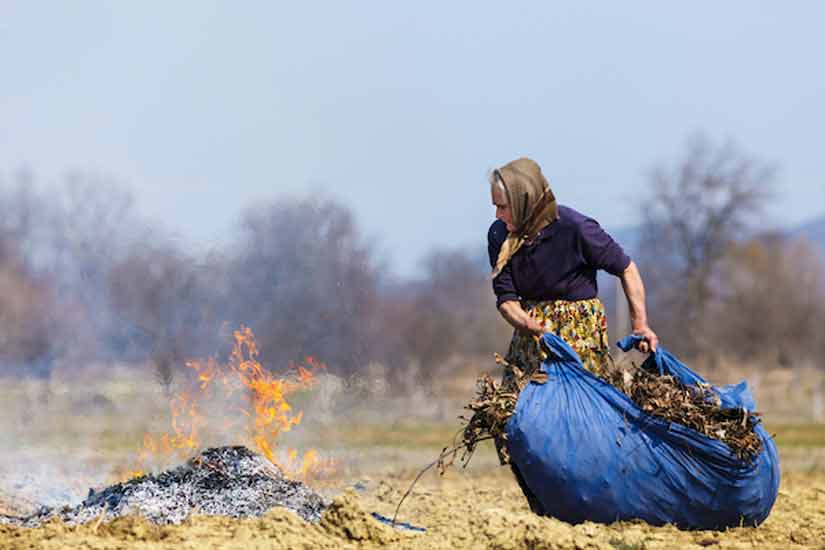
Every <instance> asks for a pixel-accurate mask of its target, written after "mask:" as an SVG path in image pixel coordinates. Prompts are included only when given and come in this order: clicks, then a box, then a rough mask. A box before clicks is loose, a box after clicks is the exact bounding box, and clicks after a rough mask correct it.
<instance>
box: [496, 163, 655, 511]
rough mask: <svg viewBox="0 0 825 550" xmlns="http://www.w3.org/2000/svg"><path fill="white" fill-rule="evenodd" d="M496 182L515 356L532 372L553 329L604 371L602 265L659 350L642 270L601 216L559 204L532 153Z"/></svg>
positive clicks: (502, 284)
mask: <svg viewBox="0 0 825 550" xmlns="http://www.w3.org/2000/svg"><path fill="white" fill-rule="evenodd" d="M490 186H491V193H492V198H493V204H494V205H495V207H496V218H497V220H496V221H495V222H494V223H493V225H492V226H490V231H489V233H488V236H487V239H488V251H489V254H490V264H491V266H492V268H493V291H494V292H495V295H496V305H497V307H498V311H499V313H500V314H501V316H502V317H504V319H505V320H506V321H507V322H508V323H509V324H510V325H512V326H513V328H514V329H515V331H514V333H513V338H512V341H511V342H510V348H509V351H508V353H507V357H506V360H507V361H508V362H510V363H512V364H515V365H517V366H518V367H519V368H521V369H522V370H523V371H525V373H526V374H528V375H529V374H530V373H532V372H533V371H535V370H536V369H537V368H538V366H539V365H540V364H541V350H540V348H539V338H538V337H539V336H541V335H542V334H544V333H545V332H554V333H556V334H558V335H559V336H560V337H561V338H562V339H564V341H565V342H567V343H568V344H569V345H570V346H571V347H572V348H573V349H574V350H576V352H577V353H578V354H579V357H580V358H581V360H582V364H583V365H584V366H585V368H586V369H588V370H589V371H591V372H593V373H594V374H597V375H598V374H599V373H600V372H601V370H602V369H603V368H604V367H605V366H606V364H607V360H608V352H609V341H608V338H607V322H606V319H605V312H604V306H603V305H602V303H601V301H600V300H599V299H598V298H597V297H596V296H597V290H598V289H597V286H596V272H597V271H598V270H599V269H603V270H605V271H607V272H608V273H611V274H612V275H615V276H617V277H619V278H620V279H621V281H622V288H623V289H624V293H625V296H626V297H627V302H628V305H629V307H630V319H631V321H632V328H633V333H634V334H637V335H639V336H641V337H642V338H643V340H642V341H641V342H640V344H639V350H640V351H642V352H647V351H650V350H653V351H655V350H656V345H657V343H658V338H657V337H656V334H655V333H654V332H653V330H651V328H650V327H649V326H648V324H647V314H646V311H645V292H644V285H643V283H642V278H641V276H640V275H639V270H638V269H637V267H636V264H634V263H633V261H631V259H630V258H629V257H628V256H627V255H626V254H625V253H624V251H623V250H622V248H621V247H620V246H619V245H618V244H617V243H616V242H615V241H614V240H613V239H612V238H611V237H610V235H608V234H607V233H606V232H605V231H604V230H603V229H602V228H601V227H600V226H599V224H598V223H597V222H596V221H595V220H593V219H592V218H588V217H586V216H584V215H582V214H580V213H579V212H577V211H575V210H573V209H572V208H569V207H566V206H559V205H557V204H556V199H555V196H554V195H553V191H552V190H551V189H550V186H549V185H548V183H547V180H546V179H545V178H544V176H543V175H542V173H541V168H539V165H538V164H536V163H535V162H534V161H532V160H530V159H528V158H521V159H518V160H514V161H512V162H510V163H508V164H506V165H504V166H502V167H501V168H499V169H497V170H493V172H492V174H491V177H490ZM513 472H514V473H515V474H516V478H517V479H518V481H519V484H520V485H521V487H522V490H524V493H525V495H526V496H527V499H528V501H529V502H530V507H531V508H532V509H533V511H534V512H536V513H539V514H542V510H541V508H540V506H539V505H538V502H537V501H536V500H535V499H534V498H533V496H532V493H531V492H530V491H529V489H528V488H527V487H526V486H525V485H524V483H523V481H522V479H521V475H520V474H519V472H518V470H517V469H516V468H515V467H513Z"/></svg>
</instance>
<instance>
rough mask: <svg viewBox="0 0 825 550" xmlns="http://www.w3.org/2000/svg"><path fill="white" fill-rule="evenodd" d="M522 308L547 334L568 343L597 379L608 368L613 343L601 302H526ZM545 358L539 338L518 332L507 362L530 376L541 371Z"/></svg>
mask: <svg viewBox="0 0 825 550" xmlns="http://www.w3.org/2000/svg"><path fill="white" fill-rule="evenodd" d="M522 307H523V308H524V310H525V311H526V312H527V313H528V314H529V315H530V316H532V317H533V318H534V319H536V320H537V321H539V322H540V323H541V324H542V325H544V328H545V331H546V332H553V333H555V334H557V335H559V336H560V337H561V338H562V340H564V341H565V342H567V343H568V344H569V345H570V347H572V348H573V349H574V350H575V351H576V353H578V354H579V357H580V358H581V361H582V364H583V365H584V368H586V369H587V370H589V371H590V372H592V373H593V374H595V375H597V376H598V375H599V374H600V373H601V372H602V370H603V369H604V368H605V367H606V366H607V364H608V361H609V351H610V341H609V340H608V338H607V318H606V316H605V313H604V305H603V304H602V302H601V300H599V299H598V298H593V299H590V300H577V301H575V302H568V301H566V300H552V301H547V302H536V301H527V302H522ZM542 356H543V352H542V350H541V348H540V347H539V340H538V338H536V337H534V336H532V335H530V334H522V333H521V332H520V331H518V330H517V331H515V332H514V333H513V339H512V340H511V341H510V349H509V350H508V351H507V356H506V357H505V359H506V360H507V361H508V362H510V363H513V364H515V365H517V366H518V367H519V368H520V369H521V370H523V371H524V372H525V373H526V374H528V375H529V374H530V373H532V372H534V371H536V370H537V369H538V368H539V365H541V362H542Z"/></svg>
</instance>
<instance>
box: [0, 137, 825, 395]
mask: <svg viewBox="0 0 825 550" xmlns="http://www.w3.org/2000/svg"><path fill="white" fill-rule="evenodd" d="M771 181H772V172H771V170H770V168H769V167H767V166H766V165H765V164H764V163H761V162H760V161H758V160H755V159H751V158H748V157H746V156H745V155H743V154H742V153H741V152H739V151H738V150H737V149H736V148H734V147H731V146H727V145H722V146H719V145H714V144H713V143H710V142H709V141H707V140H704V139H701V138H697V139H696V140H694V141H693V142H692V143H691V144H690V145H689V147H688V149H687V151H686V153H685V155H684V157H683V158H682V159H681V160H680V161H679V162H677V163H675V164H674V165H673V166H665V167H662V168H660V169H657V170H656V171H654V173H653V174H652V175H651V178H650V182H649V191H650V192H649V193H648V195H646V196H645V197H644V198H643V200H642V201H641V205H640V212H639V216H640V218H639V219H640V220H642V225H641V227H642V230H641V238H640V242H639V246H638V248H639V249H638V251H637V252H636V253H635V254H634V258H635V259H636V260H637V263H639V265H640V267H641V269H642V273H643V275H644V277H645V282H646V284H647V287H648V308H649V312H650V316H651V320H652V322H653V326H654V329H656V330H657V332H658V333H659V335H660V337H661V338H662V340H663V342H664V344H665V345H666V346H667V347H668V349H670V350H672V351H674V352H676V353H678V354H680V356H684V357H685V358H687V359H691V358H697V357H704V358H708V357H709V358H711V359H712V360H717V359H720V358H725V357H728V358H734V359H737V360H748V361H751V360H756V359H759V360H762V361H764V362H765V364H783V365H793V364H797V363H799V362H801V361H808V362H814V363H816V364H819V365H822V364H823V360H822V359H820V358H821V357H823V354H825V348H824V347H823V345H824V344H823V341H822V340H823V339H821V338H820V337H819V332H821V329H819V330H818V327H821V326H823V323H825V306H823V304H825V300H823V298H824V297H825V291H824V288H825V277H824V276H823V264H822V261H821V259H820V258H819V257H818V256H817V255H816V254H815V252H814V251H813V249H811V248H809V247H808V246H807V245H806V244H805V243H803V242H799V241H793V240H789V239H788V238H786V237H784V236H782V235H781V234H780V233H777V232H775V231H771V229H770V228H769V227H766V226H765V225H764V224H762V223H760V220H761V219H763V218H762V216H763V212H764V207H765V206H767V204H768V202H769V201H770V198H771ZM2 183H3V185H2V187H0V369H2V370H4V371H16V372H25V373H31V374H38V375H48V374H49V373H50V372H51V371H52V370H53V369H55V368H59V367H60V366H61V365H64V364H73V363H75V364H76V363H80V362H84V361H100V360H102V361H131V362H149V364H151V365H152V366H153V368H154V370H155V373H156V375H157V378H158V380H159V381H160V382H161V383H162V384H165V385H167V386H168V385H169V384H170V383H171V381H172V379H173V377H174V374H175V372H176V370H177V369H178V368H179V367H180V366H181V365H182V363H183V361H184V360H185V359H187V358H190V357H202V356H205V355H216V354H217V355H220V354H221V353H224V352H225V347H224V346H225V344H226V343H228V333H227V332H228V331H229V330H231V329H232V328H234V327H237V326H239V325H241V324H244V325H247V326H249V327H251V328H252V329H253V331H254V332H255V334H256V335H257V338H258V341H259V345H260V348H261V355H262V357H263V359H264V362H265V363H266V364H267V366H270V367H271V368H273V369H275V370H278V369H281V368H283V367H284V366H286V365H287V364H288V362H289V361H290V360H300V359H301V358H303V357H304V356H307V355H311V356H314V357H317V358H318V359H320V360H322V361H324V362H326V363H327V364H328V365H329V368H330V369H331V370H332V371H333V372H335V373H338V374H341V375H343V376H350V375H353V374H356V373H358V372H359V370H360V369H362V368H363V367H365V366H366V365H368V364H369V363H372V362H379V363H382V364H384V365H386V366H387V367H388V372H389V373H390V377H392V376H393V375H394V373H395V374H397V373H400V372H402V371H403V370H404V369H405V368H407V367H408V366H409V365H410V364H411V362H415V363H416V364H418V365H420V367H421V369H422V371H423V372H424V373H425V374H429V375H434V374H436V373H440V372H441V371H440V370H439V369H441V368H443V365H444V364H445V362H447V361H448V360H449V359H450V358H451V357H453V356H464V357H467V356H480V355H489V354H491V353H492V352H493V351H499V352H504V351H505V350H506V346H507V341H508V335H509V332H510V330H509V328H508V327H507V326H506V324H505V323H504V322H503V321H502V320H501V319H500V318H499V316H498V314H497V312H496V310H495V307H494V298H493V295H492V290H491V282H490V277H489V265H488V264H487V259H486V254H485V250H484V244H485V243H484V242H483V236H481V237H480V239H479V243H478V246H476V247H469V248H454V249H436V250H433V251H432V252H431V253H430V254H428V255H427V256H426V257H425V258H422V260H421V265H422V266H423V267H424V269H423V271H424V276H423V277H421V278H419V279H416V280H407V281H399V280H397V279H395V278H394V277H392V275H391V273H389V272H388V271H387V269H386V268H385V267H383V265H382V263H381V262H380V260H379V258H378V257H377V254H376V251H375V250H374V249H372V248H371V247H370V245H369V243H368V240H367V239H366V238H365V236H364V235H363V234H362V233H361V232H360V230H359V228H358V225H357V220H356V219H355V216H354V214H353V213H352V211H351V210H350V209H349V208H348V207H347V206H346V205H344V204H341V203H340V202H337V201H335V200H332V199H330V198H326V197H304V198H298V199H277V200H272V201H270V202H266V203H262V204H258V205H255V206H252V207H250V208H248V209H247V210H246V211H245V212H244V213H243V214H242V215H241V216H240V218H239V220H238V224H237V227H238V232H237V235H236V236H235V237H234V239H233V240H232V241H231V242H230V243H229V244H228V245H227V246H225V247H223V248H222V249H221V250H216V251H212V252H210V253H208V254H205V255H195V254H193V253H191V252H190V251H188V250H186V249H185V248H184V247H183V246H182V245H180V244H178V243H176V242H175V241H173V240H171V239H169V238H168V237H167V236H166V235H164V234H162V232H160V231H157V230H154V229H153V228H152V227H151V225H150V224H148V223H146V221H145V220H142V219H141V218H140V216H139V215H138V213H137V212H136V211H135V208H134V204H133V201H132V199H131V196H130V195H129V193H128V192H127V191H126V190H124V189H122V188H119V187H118V186H117V185H115V184H113V183H112V182H111V181H106V180H105V179H100V178H92V177H88V176H83V175H77V176H71V177H68V178H67V179H66V181H65V182H63V184H61V185H59V186H57V187H52V188H48V189H47V188H43V187H40V186H38V185H37V184H36V182H35V181H34V179H33V178H32V177H31V176H29V175H26V174H18V175H16V176H13V177H11V178H7V179H6V181H4V182H2ZM572 206H574V207H576V208H577V209H579V210H582V211H584V212H587V207H586V205H572ZM491 218H492V216H491Z"/></svg>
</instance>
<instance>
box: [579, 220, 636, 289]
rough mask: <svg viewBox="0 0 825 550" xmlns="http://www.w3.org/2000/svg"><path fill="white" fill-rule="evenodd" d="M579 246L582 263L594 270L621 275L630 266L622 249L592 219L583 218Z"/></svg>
mask: <svg viewBox="0 0 825 550" xmlns="http://www.w3.org/2000/svg"><path fill="white" fill-rule="evenodd" d="M579 246H580V248H581V254H582V257H583V258H584V261H585V262H587V264H589V265H590V266H592V267H594V268H596V269H603V270H605V271H607V272H608V273H611V274H613V275H621V273H622V272H623V271H624V270H625V269H627V266H628V265H630V257H629V256H628V255H627V254H625V252H624V250H623V249H622V247H621V246H620V245H619V243H617V242H616V241H614V240H613V238H612V237H611V236H610V235H609V234H608V233H607V232H606V231H605V230H604V229H602V227H601V226H600V225H599V223H598V222H597V221H596V220H594V219H592V218H585V220H584V221H583V222H582V224H581V226H580V230H579Z"/></svg>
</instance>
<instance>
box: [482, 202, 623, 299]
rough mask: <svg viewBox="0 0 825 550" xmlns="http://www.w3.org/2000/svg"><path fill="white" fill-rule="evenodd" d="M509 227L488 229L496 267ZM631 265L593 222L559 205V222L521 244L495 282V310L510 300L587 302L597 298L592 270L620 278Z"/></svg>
mask: <svg viewBox="0 0 825 550" xmlns="http://www.w3.org/2000/svg"><path fill="white" fill-rule="evenodd" d="M506 238H507V228H506V226H505V224H504V222H502V221H501V220H496V221H495V222H493V225H491V226H490V231H489V232H488V234H487V251H488V253H489V254H490V265H491V266H495V264H496V259H497V258H498V251H499V250H500V249H501V245H502V243H503V242H504V239H506ZM628 265H630V258H629V257H628V256H627V254H625V253H624V250H622V247H621V246H619V244H618V243H617V242H616V241H614V240H613V238H612V237H611V236H610V235H608V234H607V233H606V232H605V231H604V229H602V228H601V226H600V225H599V223H598V222H597V221H596V220H594V219H593V218H588V217H587V216H585V215H583V214H580V213H579V212H576V211H575V210H573V209H572V208H568V207H566V206H559V219H558V220H556V221H555V222H554V223H551V224H550V225H548V226H547V227H545V228H544V229H542V230H541V232H540V233H539V235H538V237H537V238H536V240H535V242H534V243H533V244H532V245H530V246H527V245H522V247H521V248H520V249H519V251H518V252H516V253H515V255H514V256H513V257H512V258H510V261H509V262H507V265H506V266H505V267H504V269H503V270H502V272H501V273H499V275H498V276H497V277H496V278H495V279H493V292H495V294H496V306H497V307H498V306H500V305H501V304H502V303H503V302H506V301H508V300H571V301H572V300H587V299H590V298H595V297H596V295H597V294H598V286H597V285H596V271H597V270H599V269H604V270H605V271H607V272H608V273H612V274H613V275H620V274H621V273H622V272H623V271H624V270H625V269H627V266H628Z"/></svg>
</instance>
